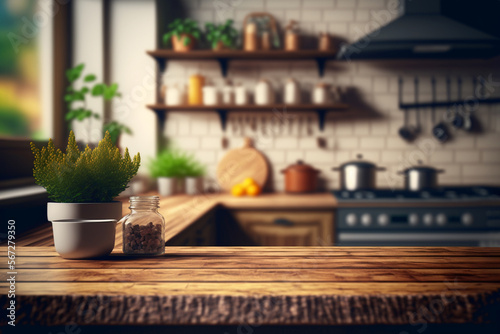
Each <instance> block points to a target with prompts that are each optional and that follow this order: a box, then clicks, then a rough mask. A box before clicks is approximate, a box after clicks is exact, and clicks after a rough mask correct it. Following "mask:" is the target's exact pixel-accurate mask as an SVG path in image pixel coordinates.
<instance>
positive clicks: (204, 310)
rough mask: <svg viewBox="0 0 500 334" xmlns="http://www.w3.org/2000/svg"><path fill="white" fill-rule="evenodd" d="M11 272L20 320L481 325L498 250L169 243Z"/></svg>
mask: <svg viewBox="0 0 500 334" xmlns="http://www.w3.org/2000/svg"><path fill="white" fill-rule="evenodd" d="M6 254H7V252H6V248H5V247H2V248H1V257H2V259H1V264H0V266H1V267H2V270H1V273H0V293H1V294H2V296H1V297H0V304H1V305H2V307H6V304H7V303H8V301H9V300H8V299H7V298H6V292H7V290H8V285H7V283H6V278H7V274H6V273H7V269H6V268H7V258H6ZM16 271H17V276H16V303H17V306H18V309H17V319H18V320H19V322H18V323H19V324H23V323H25V324H40V325H58V324H68V323H78V324H115V325H116V324H122V325H131V324H135V325H138V324H325V325H326V324H331V325H335V324H408V323H411V322H412V321H413V322H414V321H416V320H418V319H419V317H429V314H428V313H427V312H431V313H432V317H431V318H429V319H426V321H427V322H428V323H431V322H433V323H465V322H473V323H478V322H480V323H482V322H489V321H491V320H492V314H494V312H497V314H498V308H499V305H500V248H468V247H407V248H406V247H167V249H166V254H165V255H163V256H158V257H142V258H140V257H130V256H125V255H124V254H122V253H120V252H119V251H118V250H115V252H113V253H112V254H111V255H110V256H108V257H106V258H102V259H99V260H65V259H63V258H61V257H59V256H58V255H57V253H56V252H55V251H54V248H53V247H26V246H25V247H22V246H18V247H17V248H16ZM89 310H90V311H89ZM495 310H496V311H495ZM424 311H425V312H424ZM5 321H6V320H5V317H3V318H2V320H0V323H2V322H5Z"/></svg>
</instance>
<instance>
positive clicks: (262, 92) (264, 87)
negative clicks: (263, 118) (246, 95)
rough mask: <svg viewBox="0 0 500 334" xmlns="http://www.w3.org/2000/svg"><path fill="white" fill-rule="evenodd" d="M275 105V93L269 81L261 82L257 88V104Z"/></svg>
mask: <svg viewBox="0 0 500 334" xmlns="http://www.w3.org/2000/svg"><path fill="white" fill-rule="evenodd" d="M272 103H274V92H273V88H272V87H271V84H270V83H269V81H267V80H264V79H262V80H260V81H259V82H258V83H257V86H255V104H258V105H266V104H272Z"/></svg>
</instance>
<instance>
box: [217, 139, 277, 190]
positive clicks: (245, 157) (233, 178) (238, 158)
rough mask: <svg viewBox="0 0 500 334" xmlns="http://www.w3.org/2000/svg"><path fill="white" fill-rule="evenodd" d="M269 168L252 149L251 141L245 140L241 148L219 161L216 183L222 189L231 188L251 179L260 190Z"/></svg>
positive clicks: (256, 151) (262, 157) (257, 152)
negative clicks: (248, 178)
mask: <svg viewBox="0 0 500 334" xmlns="http://www.w3.org/2000/svg"><path fill="white" fill-rule="evenodd" d="M268 175H269V167H268V165H267V161H266V159H265V158H264V156H263V155H262V153H260V152H259V151H258V150H257V149H255V148H254V147H253V144H252V139H250V138H245V141H244V144H243V147H241V148H236V149H233V150H231V151H229V152H227V154H226V155H225V156H224V157H223V158H222V159H221V161H220V162H219V165H218V166H217V181H218V182H219V185H220V186H221V188H222V189H224V190H226V191H231V188H232V187H233V186H234V185H236V184H238V183H241V182H243V180H244V179H246V178H247V177H251V178H252V179H254V181H255V182H256V183H257V184H258V185H259V186H260V187H261V188H262V187H263V186H264V184H265V183H266V181H267V177H268Z"/></svg>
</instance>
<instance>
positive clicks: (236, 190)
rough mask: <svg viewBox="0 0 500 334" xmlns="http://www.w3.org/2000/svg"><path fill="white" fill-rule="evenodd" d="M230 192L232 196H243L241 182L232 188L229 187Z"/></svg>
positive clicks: (243, 189) (243, 190)
mask: <svg viewBox="0 0 500 334" xmlns="http://www.w3.org/2000/svg"><path fill="white" fill-rule="evenodd" d="M231 194H233V196H243V195H245V188H244V187H243V186H242V185H241V184H237V185H234V186H233V188H231Z"/></svg>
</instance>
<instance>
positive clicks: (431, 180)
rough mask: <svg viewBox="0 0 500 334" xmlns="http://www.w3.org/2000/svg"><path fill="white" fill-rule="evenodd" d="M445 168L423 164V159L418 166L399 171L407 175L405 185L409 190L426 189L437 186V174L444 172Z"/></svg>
mask: <svg viewBox="0 0 500 334" xmlns="http://www.w3.org/2000/svg"><path fill="white" fill-rule="evenodd" d="M443 172H444V170H442V169H436V168H434V167H429V166H424V165H422V161H421V160H419V161H418V165H417V166H413V167H410V168H407V169H405V170H404V171H400V172H398V174H403V175H404V177H405V187H406V190H409V191H420V190H425V189H434V188H437V186H438V182H437V175H438V174H439V173H443Z"/></svg>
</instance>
